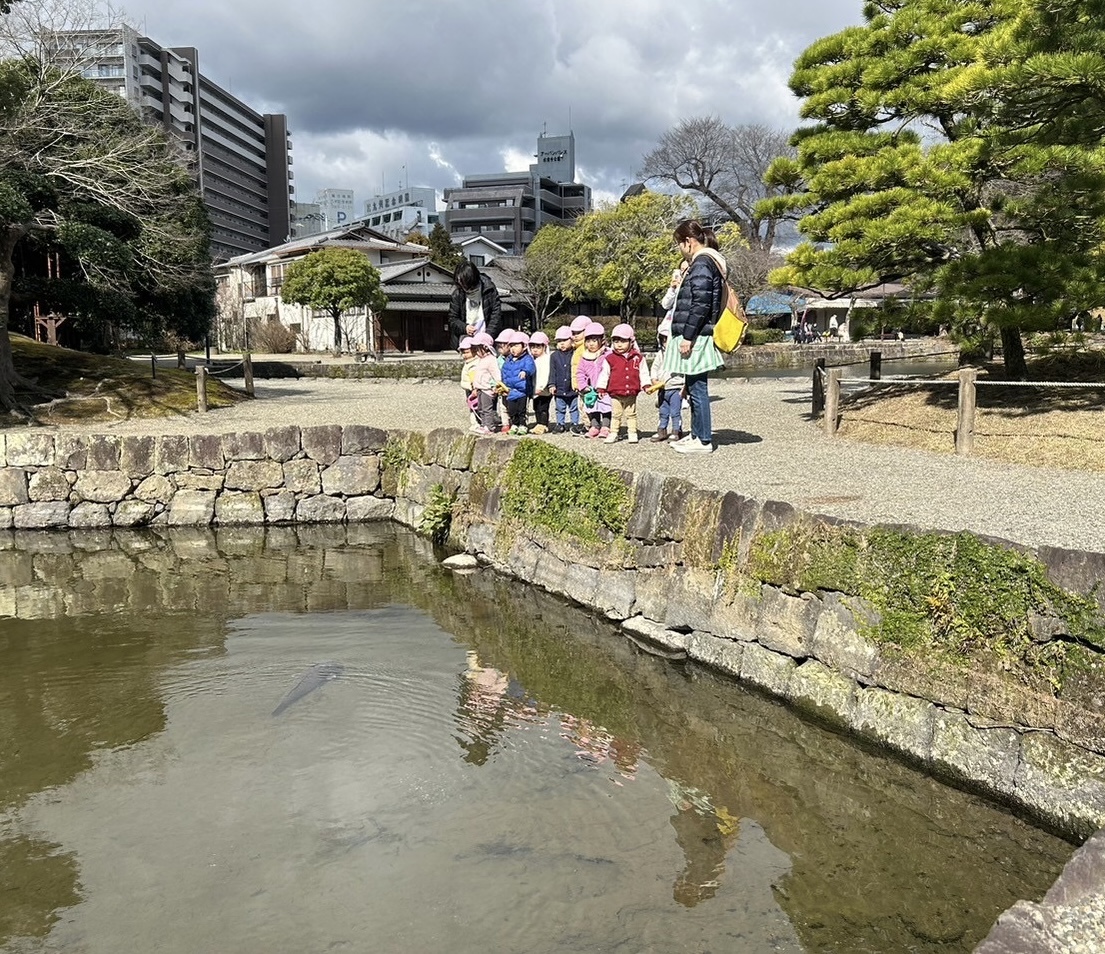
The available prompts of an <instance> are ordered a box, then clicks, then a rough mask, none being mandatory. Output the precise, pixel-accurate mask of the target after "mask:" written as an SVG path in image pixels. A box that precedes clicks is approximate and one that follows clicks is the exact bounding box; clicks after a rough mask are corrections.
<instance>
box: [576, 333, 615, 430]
mask: <svg viewBox="0 0 1105 954" xmlns="http://www.w3.org/2000/svg"><path fill="white" fill-rule="evenodd" d="M605 342H606V329H605V328H603V326H602V325H600V324H599V323H598V322H597V321H592V322H591V323H590V324H589V325H588V326H587V327H586V328H585V329H584V330H583V356H582V357H581V358H580V361H579V370H578V371H576V390H577V391H578V392H579V397H580V400H581V401H582V402H583V406H584V408H586V411H587V415H588V417H589V419H590V422H591V426H590V428H589V429H588V430H587V434H586V436H587V437H601V438H603V439H605V438H607V437H609V436H610V394H609V393H608V392H606V391H603V390H601V389H600V388H599V375H600V374H601V373H602V369H603V368H604V367H606V362H605V361H604V360H603V359H604V358H605V357H606V352H607V349H606V343H605Z"/></svg>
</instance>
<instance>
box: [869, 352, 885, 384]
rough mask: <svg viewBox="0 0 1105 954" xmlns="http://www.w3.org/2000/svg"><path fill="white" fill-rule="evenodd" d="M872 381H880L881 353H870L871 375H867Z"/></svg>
mask: <svg viewBox="0 0 1105 954" xmlns="http://www.w3.org/2000/svg"><path fill="white" fill-rule="evenodd" d="M868 376H869V377H870V378H871V380H872V381H881V380H882V352H881V351H872V352H871V373H870V374H869V375H868Z"/></svg>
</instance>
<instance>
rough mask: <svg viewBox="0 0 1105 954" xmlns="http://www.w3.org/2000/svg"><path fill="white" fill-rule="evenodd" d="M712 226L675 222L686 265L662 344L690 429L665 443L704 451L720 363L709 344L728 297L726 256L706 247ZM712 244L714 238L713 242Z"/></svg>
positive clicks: (708, 439) (709, 441)
mask: <svg viewBox="0 0 1105 954" xmlns="http://www.w3.org/2000/svg"><path fill="white" fill-rule="evenodd" d="M712 237H713V233H712V232H708V231H707V230H706V229H704V228H703V227H702V224H701V223H700V222H697V221H696V220H694V219H686V220H685V221H683V222H680V223H679V225H678V226H677V227H676V229H675V241H676V243H677V244H678V246H679V251H680V252H682V253H683V257H684V258H686V259H687V261H689V262H690V267H689V268H688V269H687V272H686V274H685V275H684V276H683V282H682V284H681V285H680V286H679V292H678V294H677V296H676V299H675V307H674V310H673V312H672V318H671V344H669V345H668V347H667V350H666V358H665V363H664V368H665V370H667V371H669V372H670V373H672V374H681V375H683V378H684V380H685V382H686V383H685V387H686V390H687V400H688V401H690V404H691V430H690V433H689V434H688V435H687V436H686V437H684V438H683V439H682V440H680V441H675V442H674V443H672V444H670V445H669V446H670V447H671V448H672V450H676V451H679V452H680V453H683V454H709V453H711V452H712V451H713V449H714V444H713V440H714V433H713V422H712V421H711V419H710V391H709V387H708V385H707V379H708V378H709V374H710V372H711V371H714V370H716V369H717V368H720V367H722V366H723V365H724V364H725V361H724V359H723V358H722V357H721V353H720V352H719V351H718V350H717V348H716V347H715V346H714V339H713V333H714V324H715V322H716V321H717V319H718V316H719V315H720V314H721V311H722V308H723V307H724V304H725V300H726V297H727V291H726V287H725V273H726V271H727V269H728V266H727V264H726V262H725V257H724V256H723V255H722V254H721V253H720V252H718V251H717V250H716V249H714V248H711V247H710V244H711V239H712ZM712 244H715V245H716V240H715V241H714V242H713V243H712Z"/></svg>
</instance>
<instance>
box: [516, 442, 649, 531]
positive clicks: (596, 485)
mask: <svg viewBox="0 0 1105 954" xmlns="http://www.w3.org/2000/svg"><path fill="white" fill-rule="evenodd" d="M502 487H503V497H502V513H503V516H505V517H507V518H509V519H513V520H517V521H519V522H520V523H523V524H526V525H528V526H533V527H543V528H545V529H547V530H552V531H553V532H555V533H565V534H570V535H572V536H576V537H579V538H580V539H582V540H592V541H597V540H609V539H610V538H611V537H612V536H617V535H619V534H621V533H623V532H624V531H625V526H626V520H627V519H628V516H627V515H628V512H629V488H628V487H626V485H625V483H624V482H623V481H622V479H621V477H619V476H618V475H617V474H615V473H614V472H613V471H611V470H608V469H607V468H605V467H603V466H601V465H600V464H596V463H595V462H594V461H592V460H590V459H588V458H586V457H581V456H580V455H579V454H574V453H572V452H571V451H566V450H561V449H560V448H558V447H554V446H553V445H551V444H546V443H544V442H543V441H532V440H527V441H522V442H521V443H519V445H518V448H517V450H515V452H514V455H513V456H512V457H511V459H510V463H509V464H507V467H506V470H505V471H504V473H503V481H502Z"/></svg>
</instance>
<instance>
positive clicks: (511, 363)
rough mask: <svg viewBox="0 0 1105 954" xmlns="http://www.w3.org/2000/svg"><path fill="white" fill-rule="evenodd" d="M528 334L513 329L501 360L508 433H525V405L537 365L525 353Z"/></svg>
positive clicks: (535, 374)
mask: <svg viewBox="0 0 1105 954" xmlns="http://www.w3.org/2000/svg"><path fill="white" fill-rule="evenodd" d="M528 347H529V336H528V335H527V334H525V332H522V331H515V332H514V333H513V334H511V336H510V351H509V353H508V354H507V356H506V358H505V359H504V361H503V367H502V375H503V385H504V387H506V389H507V393H506V412H507V415H508V417H509V420H510V426H509V430H508V431H507V433H509V434H527V433H529V431H528V430H527V428H526V405H527V403H528V402H529V398H530V396H531V395H532V394H533V382H534V379H535V378H536V377H537V366H536V365H535V364H534V361H533V358H531V357H530V356H529V354H528V353H527V349H528Z"/></svg>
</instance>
